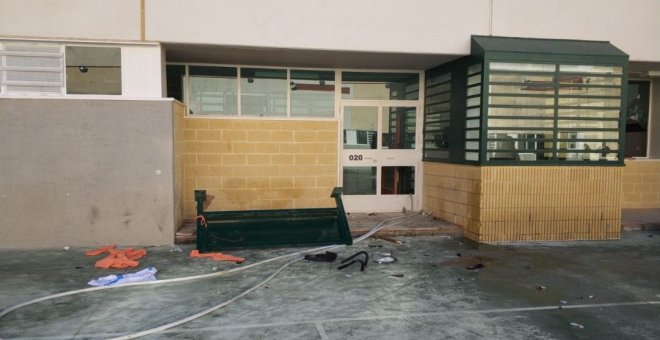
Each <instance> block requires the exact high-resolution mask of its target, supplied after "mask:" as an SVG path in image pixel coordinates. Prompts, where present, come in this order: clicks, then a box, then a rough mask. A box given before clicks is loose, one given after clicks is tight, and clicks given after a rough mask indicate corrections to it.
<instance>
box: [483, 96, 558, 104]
mask: <svg viewBox="0 0 660 340" xmlns="http://www.w3.org/2000/svg"><path fill="white" fill-rule="evenodd" d="M488 102H489V104H491V105H515V106H523V105H527V106H553V105H554V104H555V98H554V97H509V96H489V97H488Z"/></svg>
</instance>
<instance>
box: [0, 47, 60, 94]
mask: <svg viewBox="0 0 660 340" xmlns="http://www.w3.org/2000/svg"><path fill="white" fill-rule="evenodd" d="M0 93H2V94H64V54H63V52H62V46H61V45H59V44H43V43H31V42H6V41H5V42H0Z"/></svg>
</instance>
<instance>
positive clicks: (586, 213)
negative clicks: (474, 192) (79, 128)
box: [475, 166, 622, 242]
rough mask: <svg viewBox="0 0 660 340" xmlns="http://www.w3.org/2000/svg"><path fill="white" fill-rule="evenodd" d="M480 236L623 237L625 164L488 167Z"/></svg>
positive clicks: (531, 238) (532, 238) (525, 238)
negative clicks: (622, 208) (613, 165)
mask: <svg viewBox="0 0 660 340" xmlns="http://www.w3.org/2000/svg"><path fill="white" fill-rule="evenodd" d="M481 171H482V172H481V180H482V181H481V186H482V187H481V200H480V207H481V213H480V222H481V225H480V231H479V235H478V237H477V238H476V239H475V240H477V241H479V242H498V241H555V240H599V239H615V238H619V237H620V230H621V199H620V197H621V174H622V168H621V167H596V166H589V167H576V166H542V167H483V168H482V170H481Z"/></svg>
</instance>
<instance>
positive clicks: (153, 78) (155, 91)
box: [121, 46, 163, 98]
mask: <svg viewBox="0 0 660 340" xmlns="http://www.w3.org/2000/svg"><path fill="white" fill-rule="evenodd" d="M121 59H122V62H121V67H122V69H121V77H122V95H124V96H127V97H149V98H153V97H155V98H160V97H163V71H162V70H163V67H162V66H163V65H162V54H161V47H160V46H124V47H122V49H121Z"/></svg>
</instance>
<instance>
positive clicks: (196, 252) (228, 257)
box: [190, 249, 245, 263]
mask: <svg viewBox="0 0 660 340" xmlns="http://www.w3.org/2000/svg"><path fill="white" fill-rule="evenodd" d="M190 257H192V258H210V259H213V260H214V261H230V262H236V263H241V262H243V261H245V259H244V258H242V257H236V256H231V255H225V254H223V253H204V254H202V253H200V252H199V250H197V249H194V250H192V251H191V252H190Z"/></svg>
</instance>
